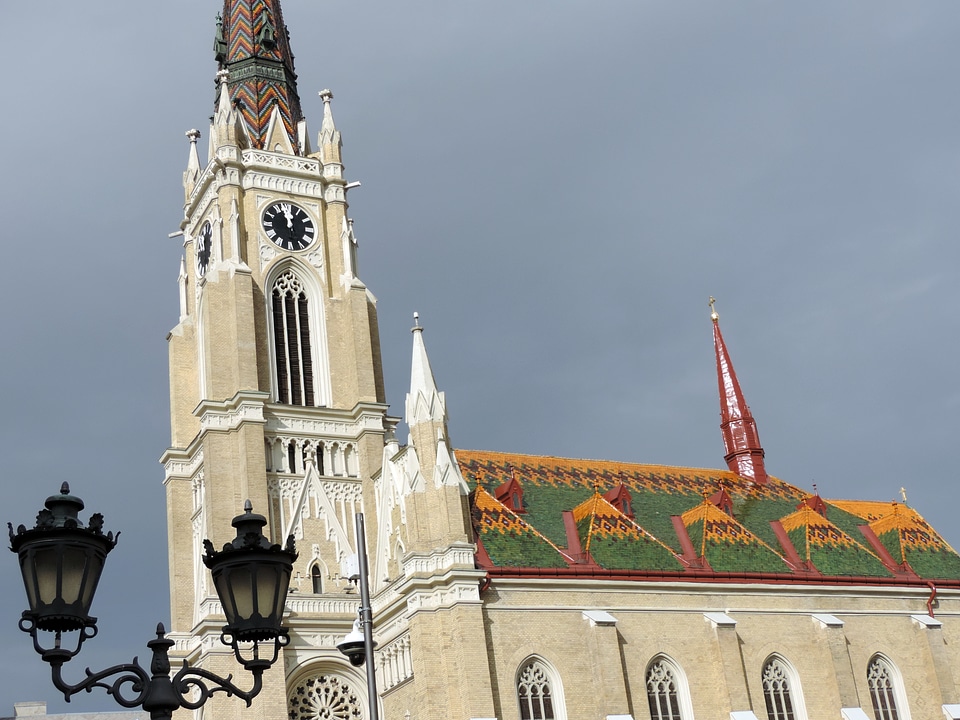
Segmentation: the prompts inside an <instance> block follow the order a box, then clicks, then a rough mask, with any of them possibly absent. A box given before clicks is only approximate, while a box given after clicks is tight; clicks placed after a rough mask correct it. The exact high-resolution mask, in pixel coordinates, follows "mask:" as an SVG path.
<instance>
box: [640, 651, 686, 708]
mask: <svg viewBox="0 0 960 720" xmlns="http://www.w3.org/2000/svg"><path fill="white" fill-rule="evenodd" d="M679 693H680V683H679V680H678V678H677V674H676V672H675V671H674V669H673V668H672V667H671V665H670V663H668V662H667V661H666V660H664V659H663V658H658V659H656V660H654V661H653V662H652V663H650V667H649V668H647V702H648V703H649V704H650V718H651V720H682V719H683V714H682V713H681V712H680V695H679Z"/></svg>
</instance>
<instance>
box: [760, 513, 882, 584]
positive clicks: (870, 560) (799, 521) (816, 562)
mask: <svg viewBox="0 0 960 720" xmlns="http://www.w3.org/2000/svg"><path fill="white" fill-rule="evenodd" d="M816 497H818V498H819V496H816ZM808 499H809V498H808ZM822 502H823V501H822V500H821V503H822ZM777 524H779V526H780V528H782V530H783V532H784V534H783V536H781V535H779V533H778V539H779V540H780V544H781V545H782V546H783V548H784V551H785V553H786V555H787V558H788V559H790V555H791V554H792V553H791V550H793V551H795V552H796V553H797V558H796V560H799V562H800V564H801V567H802V568H803V569H805V570H809V571H816V572H819V573H822V574H824V575H830V576H856V577H890V575H891V573H890V572H889V571H888V570H887V569H886V568H885V567H884V565H883V563H882V562H881V561H880V559H879V558H878V557H877V556H876V555H875V554H874V553H872V552H870V550H868V549H867V548H866V547H865V546H864V545H862V544H861V543H859V542H857V541H856V540H855V539H853V538H852V537H850V536H849V535H847V534H846V533H844V532H843V531H842V530H840V528H838V527H837V526H836V525H834V524H833V523H832V522H830V521H829V520H827V518H826V517H825V516H824V515H822V514H820V513H819V512H817V511H816V510H815V509H813V507H811V506H810V505H808V504H806V501H804V502H801V503H800V504H799V505H798V509H797V511H796V512H793V513H791V514H790V515H787V516H786V517H784V518H781V519H780V520H779V522H778V523H774V531H775V532H776V530H777V528H776V525H777Z"/></svg>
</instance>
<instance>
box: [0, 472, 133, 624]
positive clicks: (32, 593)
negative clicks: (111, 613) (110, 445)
mask: <svg viewBox="0 0 960 720" xmlns="http://www.w3.org/2000/svg"><path fill="white" fill-rule="evenodd" d="M45 505H46V510H41V511H40V513H39V514H38V515H37V525H36V527H34V528H33V529H31V530H27V529H26V528H25V527H24V526H23V525H21V526H19V527H18V528H17V532H16V533H14V532H13V526H12V525H9V524H8V527H9V528H10V549H11V550H13V552H15V553H17V555H18V556H19V558H20V572H21V574H22V575H23V585H24V588H25V589H26V591H27V602H28V603H29V605H30V609H29V610H27V611H25V612H24V613H23V620H22V621H21V622H22V623H23V622H27V623H28V624H32V626H33V627H35V628H36V629H39V630H45V631H53V632H58V633H60V632H71V631H75V630H81V629H83V630H84V633H82V635H81V639H80V642H82V640H83V636H85V635H86V634H87V632H88V630H89V631H90V632H93V633H95V632H96V631H95V629H92V628H95V627H96V618H93V617H91V616H90V605H91V603H92V602H93V595H94V593H95V592H96V590H97V584H98V583H99V582H100V574H101V573H102V572H103V564H104V562H105V560H106V558H107V553H109V552H110V551H111V550H113V548H114V547H115V546H116V544H117V543H116V537H119V535H120V534H119V533H117V536H116V537H114V535H113V533H107V534H106V535H104V533H103V516H102V515H100V514H99V513H96V514H94V515H93V516H91V518H90V521H89V523H88V524H87V526H86V527H84V525H83V523H82V522H81V521H80V519H79V518H78V514H79V512H80V511H81V510H83V500H81V499H80V498H78V497H76V496H75V495H71V494H70V486H69V485H68V484H67V483H63V485H62V486H61V488H60V494H59V495H51V496H50V497H48V498H47V501H46V503H45ZM34 639H35V640H36V638H34Z"/></svg>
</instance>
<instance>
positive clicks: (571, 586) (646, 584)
mask: <svg viewBox="0 0 960 720" xmlns="http://www.w3.org/2000/svg"><path fill="white" fill-rule="evenodd" d="M489 579H490V581H491V582H492V585H493V587H494V588H496V589H499V590H503V591H508V592H511V593H514V592H516V593H522V592H536V593H554V592H559V593H571V592H584V593H590V594H611V595H616V596H638V595H656V596H659V597H663V596H668V595H675V596H678V597H686V598H696V597H701V596H712V597H716V596H718V595H727V596H730V597H737V598H741V599H742V598H750V597H758V598H770V597H780V598H790V597H794V598H804V599H806V598H809V599H811V600H814V601H816V600H817V599H820V600H822V599H824V598H837V599H841V598H858V599H865V598H873V599H878V600H886V599H889V600H899V601H903V600H904V599H905V598H912V599H922V600H923V601H924V602H926V599H927V596H928V595H929V594H930V590H929V588H928V587H927V586H926V585H923V586H922V587H921V586H918V585H917V586H905V585H892V584H891V585H852V584H851V585H827V584H817V583H810V584H799V583H791V584H789V585H787V584H776V583H763V584H762V583H724V582H710V583H702V582H693V581H688V582H683V581H679V582H678V581H644V580H614V579H610V578H574V577H569V578H564V577H504V576H498V575H495V574H494V575H491V576H490V578H489ZM937 597H938V598H939V599H941V600H944V599H947V598H950V599H951V600H960V589H956V588H944V587H941V586H939V585H938V586H937ZM657 607H663V604H662V603H661V604H659V605H657ZM921 607H922V606H921ZM824 612H826V611H824ZM938 614H940V613H939V612H938Z"/></svg>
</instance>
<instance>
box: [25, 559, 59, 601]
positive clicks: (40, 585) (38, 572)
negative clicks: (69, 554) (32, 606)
mask: <svg viewBox="0 0 960 720" xmlns="http://www.w3.org/2000/svg"><path fill="white" fill-rule="evenodd" d="M30 556H31V557H30V559H31V560H32V561H33V573H32V574H34V575H35V576H36V578H37V594H38V595H39V597H38V598H37V601H38V603H40V604H45V605H49V604H51V603H52V602H53V601H54V600H56V599H57V574H58V570H59V564H60V563H59V560H60V558H59V553H58V552H57V548H56V547H43V548H37V549H36V550H35V551H33V552H32V553H30ZM28 564H29V560H28Z"/></svg>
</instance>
